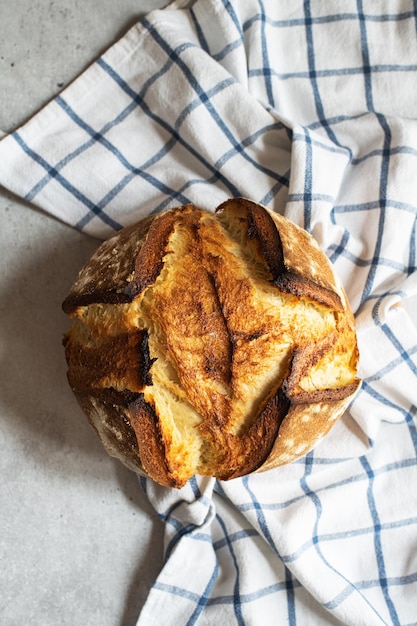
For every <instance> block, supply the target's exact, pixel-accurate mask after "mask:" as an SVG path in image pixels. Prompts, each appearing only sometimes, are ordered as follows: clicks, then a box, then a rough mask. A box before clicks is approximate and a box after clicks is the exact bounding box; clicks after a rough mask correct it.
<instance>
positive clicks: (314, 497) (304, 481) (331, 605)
mask: <svg viewBox="0 0 417 626" xmlns="http://www.w3.org/2000/svg"><path fill="white" fill-rule="evenodd" d="M313 459H314V452H309V453H308V454H307V456H306V459H305V473H304V476H302V478H301V479H300V484H301V487H302V489H303V491H304V493H305V494H306V496H307V497H309V498H310V499H311V501H312V502H313V504H314V507H315V509H316V519H315V522H314V531H313V537H312V541H313V544H314V546H315V550H316V552H317V554H318V556H319V557H320V559H321V560H322V561H323V563H324V564H325V566H326V567H327V568H329V569H330V570H332V571H333V572H334V573H335V574H336V575H337V576H338V577H339V578H341V579H342V580H343V581H344V582H345V583H346V587H345V593H346V594H348V595H350V594H351V593H353V592H354V591H355V592H357V593H359V595H361V597H362V598H363V600H364V601H365V602H366V604H367V605H368V606H369V607H370V608H371V609H372V610H373V612H374V613H376V614H378V612H377V611H376V610H375V608H374V607H372V605H371V604H370V602H369V600H368V599H367V598H366V597H365V596H364V595H363V594H361V593H360V590H359V589H358V588H357V586H356V585H355V584H354V583H352V582H351V581H349V580H348V579H347V578H346V576H345V575H344V574H343V573H342V572H341V571H339V570H337V569H336V568H335V567H334V566H333V565H332V564H331V563H330V562H329V561H328V560H327V559H326V557H325V556H324V554H323V552H322V550H321V547H320V540H319V533H318V527H319V522H320V518H321V514H322V511H323V507H322V504H321V501H320V498H319V496H318V493H317V491H316V492H314V491H312V490H311V489H310V488H309V486H308V477H309V475H310V474H311V470H312V467H313V465H314V460H313ZM346 597H347V596H346ZM344 599H345V596H342V597H341V598H340V599H338V604H340V603H341V602H342V601H343V600H344ZM338 604H337V603H336V598H333V600H332V601H330V602H327V603H324V606H325V607H326V608H327V609H328V610H331V609H335V608H336V607H337V606H338Z"/></svg>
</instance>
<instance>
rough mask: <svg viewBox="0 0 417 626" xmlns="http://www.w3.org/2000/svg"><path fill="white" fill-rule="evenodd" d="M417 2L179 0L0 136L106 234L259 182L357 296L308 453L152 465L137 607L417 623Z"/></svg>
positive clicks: (149, 611)
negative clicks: (203, 464)
mask: <svg viewBox="0 0 417 626" xmlns="http://www.w3.org/2000/svg"><path fill="white" fill-rule="evenodd" d="M416 76H417V36H416V14H415V9H414V5H413V3H411V2H400V1H399V0H398V1H393V2H391V3H389V5H388V4H386V3H383V4H378V5H375V3H372V2H367V1H361V0H358V1H357V2H350V3H348V5H346V3H345V2H341V1H340V0H335V1H334V2H332V3H324V2H318V1H317V2H309V1H308V0H306V1H304V2H301V1H298V0H297V1H295V2H279V3H277V2H275V0H263V1H262V2H260V1H259V0H195V1H191V2H181V1H178V2H174V3H173V4H171V5H169V6H168V7H167V8H166V9H163V10H157V11H153V12H152V13H150V14H149V15H147V16H146V17H145V18H144V19H142V20H141V21H140V22H139V23H138V24H136V25H135V26H134V27H133V28H132V29H131V30H130V31H129V32H128V33H126V35H125V36H124V37H123V38H122V39H121V40H120V41H118V42H117V43H116V44H114V45H113V46H112V47H111V48H109V50H108V51H107V52H106V53H105V54H103V55H102V56H101V57H100V58H99V59H97V61H96V62H95V63H93V64H92V65H91V66H90V67H89V68H87V70H86V71H85V72H84V73H83V74H82V75H81V76H79V77H78V78H77V79H76V80H75V81H74V82H73V83H72V84H71V85H70V86H69V87H67V88H66V89H65V90H64V91H63V92H62V93H61V94H60V95H59V96H58V97H56V98H55V99H54V100H53V101H51V102H50V103H49V104H48V105H47V106H46V107H44V108H43V109H42V110H41V111H39V112H38V113H37V114H36V115H34V116H33V117H32V118H31V119H30V120H29V121H28V122H27V123H26V124H24V125H23V126H22V127H21V128H19V129H17V130H16V131H15V132H13V133H11V134H9V135H8V136H6V137H4V138H2V139H1V140H0V184H2V185H4V186H5V187H7V188H8V189H10V190H11V191H13V192H14V193H16V194H17V195H19V196H21V197H22V198H25V199H26V200H27V201H29V202H30V203H32V204H33V205H37V206H39V207H41V208H42V209H43V210H45V211H46V212H48V213H50V214H51V215H54V216H56V217H58V218H59V219H61V220H63V221H65V222H66V223H68V224H70V225H72V226H74V227H75V228H78V229H80V230H83V231H85V232H86V233H88V234H90V235H93V236H96V237H97V238H105V237H107V236H109V235H110V234H112V233H113V232H114V231H115V230H118V229H119V228H121V227H122V226H124V225H127V224H129V223H132V222H133V221H136V220H138V219H140V218H141V217H143V216H144V215H147V214H149V213H153V212H158V211H161V210H164V209H166V208H169V207H173V206H176V205H179V204H184V203H188V202H193V203H195V204H197V205H199V206H201V207H202V208H206V209H209V210H213V209H214V208H215V207H216V206H217V205H218V204H219V203H221V202H222V201H223V200H225V199H227V198H228V197H231V196H237V195H238V196H246V197H249V198H251V199H253V200H255V201H257V202H261V203H263V204H265V205H267V206H268V207H269V208H271V209H273V210H275V211H278V212H280V213H283V214H285V215H286V216H287V217H288V218H290V219H291V220H293V221H294V222H295V223H297V224H298V225H300V226H303V227H305V228H306V229H307V230H309V231H310V232H311V233H312V234H313V236H314V237H315V238H316V239H317V241H318V243H319V244H320V246H321V247H322V248H323V250H324V251H325V252H326V254H327V255H328V256H329V258H330V259H331V261H332V262H333V264H334V266H335V269H336V271H337V273H338V275H339V276H340V278H341V280H342V283H343V284H344V287H345V289H346V291H347V294H348V296H349V300H350V302H351V305H352V308H353V310H354V312H355V314H356V319H357V327H358V339H359V347H360V351H361V366H360V372H359V373H360V376H361V377H362V378H363V386H362V389H361V391H360V393H359V394H358V395H357V397H356V398H355V400H354V402H353V403H352V404H351V407H350V409H349V412H347V413H346V414H345V415H344V416H343V417H342V419H341V420H340V421H339V422H338V424H337V425H336V426H335V427H334V429H333V430H332V431H331V433H330V434H329V435H328V437H326V438H325V439H324V440H323V441H322V442H321V443H320V444H319V445H318V446H317V447H316V448H315V450H314V451H313V452H311V453H310V454H308V455H307V456H306V457H305V458H303V459H301V460H299V461H297V462H295V463H293V464H291V465H290V466H286V467H283V468H279V469H277V470H273V471H270V472H267V473H265V474H254V475H251V476H250V477H247V478H243V479H235V480H232V481H230V482H223V483H220V482H218V481H215V480H213V479H207V478H201V477H196V478H195V479H193V480H192V481H190V482H189V484H188V485H187V486H186V487H184V488H183V489H181V490H178V491H177V490H169V489H165V488H162V487H159V486H158V485H155V484H154V483H152V481H150V480H145V479H141V481H140V484H141V486H142V488H143V490H144V491H145V493H146V495H147V497H148V499H149V500H150V502H151V503H152V505H153V506H154V508H155V510H156V511H157V512H158V514H159V515H160V517H161V519H163V520H164V522H165V528H166V545H165V564H164V567H163V569H162V571H161V574H160V576H159V577H158V579H157V581H156V582H155V585H154V587H153V589H152V590H151V592H150V595H149V598H148V600H147V602H146V604H145V607H144V609H143V611H142V614H141V616H140V618H139V622H138V623H139V624H141V625H146V626H147V625H148V624H154V623H155V624H161V623H162V624H195V623H198V624H199V625H200V624H213V623H216V622H218V623H222V624H235V623H236V624H262V625H268V624H281V623H289V624H307V623H308V624H340V623H343V624H352V626H360V625H361V624H363V625H366V626H372V625H374V624H375V625H377V624H378V625H379V624H401V626H405V625H406V624H415V623H417V610H416V608H415V602H414V598H415V597H416V593H417V516H416V507H415V503H416V496H415V489H414V488H413V485H414V484H415V478H416V475H417V468H416V466H417V432H416V412H417V408H416V407H417V385H416V374H417V329H416V327H415V325H414V324H413V323H412V321H411V319H410V318H409V316H408V314H407V313H406V311H405V310H404V309H403V307H402V306H401V304H402V302H403V301H404V300H406V299H408V298H411V297H413V296H415V295H417V272H416V266H417V263H416V236H417V233H416V216H417V200H416V199H417V177H416V176H415V174H414V172H415V168H416V164H417V116H416V110H417V106H416V105H417V96H416V95H415V89H414V81H415V79H416Z"/></svg>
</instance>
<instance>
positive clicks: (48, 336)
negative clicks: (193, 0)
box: [0, 0, 167, 626]
mask: <svg viewBox="0 0 417 626" xmlns="http://www.w3.org/2000/svg"><path fill="white" fill-rule="evenodd" d="M166 4H167V2H166V1H165V2H164V1H163V0H159V1H153V0H135V1H134V0H119V1H115V0H88V2H84V1H81V0H71V1H70V0H56V1H46V0H35V1H32V2H28V1H27V0H15V1H14V2H10V1H8V0H0V25H1V29H2V35H1V37H0V129H1V130H2V131H3V132H9V131H11V130H13V129H15V128H16V127H18V126H19V125H20V124H21V123H22V122H24V121H25V120H26V119H27V118H29V117H30V116H31V115H32V114H34V113H36V111H38V109H39V108H40V107H41V106H42V105H43V104H45V103H46V102H47V101H48V100H50V99H51V98H52V97H53V96H55V95H56V94H57V93H58V92H59V91H60V90H61V89H62V88H63V87H64V86H65V85H66V84H68V83H69V82H70V81H72V80H73V79H74V78H75V77H76V76H77V75H78V74H79V73H80V72H81V71H82V70H83V69H84V68H85V67H87V66H88V65H89V64H90V62H91V61H93V60H94V59H95V58H96V57H97V56H98V55H99V54H100V53H101V52H102V51H104V50H105V49H106V48H107V47H108V46H110V45H111V44H112V43H113V42H114V41H116V40H117V39H118V38H119V37H120V36H121V35H122V34H123V33H124V32H125V31H126V30H127V28H129V27H130V26H131V25H132V24H133V23H134V22H135V21H136V20H137V18H138V17H139V16H140V15H142V14H144V13H146V12H148V11H149V10H151V9H152V8H159V7H161V6H164V5H166ZM0 167H1V164H0ZM96 246H97V241H96V240H94V239H91V238H88V237H87V236H86V235H84V234H81V233H79V232H76V231H75V230H73V229H72V228H70V227H68V226H66V225H64V224H61V223H60V222H58V221H56V220H54V219H53V218H51V217H49V216H46V215H44V214H43V213H42V212H40V211H38V210H36V209H34V208H33V207H29V206H27V205H25V203H24V202H22V201H20V200H19V199H17V198H15V197H13V196H12V195H11V194H9V193H8V192H7V191H6V190H4V189H1V188H0V251H1V257H0V259H1V263H0V624H1V625H2V626H21V625H22V624H25V625H28V626H29V625H30V626H99V625H100V626H118V625H120V626H132V625H133V624H135V623H136V619H137V616H138V614H139V611H140V608H141V606H142V605H143V602H144V600H145V598H146V595H147V593H148V590H149V588H150V586H151V584H152V582H153V581H154V579H155V577H156V576H157V574H158V571H159V569H160V567H161V563H162V541H163V535H162V525H161V524H160V522H159V520H158V519H157V518H156V516H155V514H154V512H153V511H152V510H151V508H150V506H149V504H148V503H147V502H146V500H145V498H144V497H143V496H142V493H141V490H140V487H139V485H138V482H137V478H136V476H135V475H134V474H133V473H132V472H130V471H129V470H127V469H124V468H123V466H122V465H121V464H120V463H118V462H116V461H114V460H112V459H111V458H110V457H108V456H107V455H106V453H105V452H104V451H103V448H102V447H101V444H100V443H99V442H98V440H97V438H96V436H95V434H94V433H93V432H92V429H91V428H90V426H89V425H88V424H87V422H86V420H85V419H84V417H83V416H82V415H81V413H80V410H79V408H78V406H77V405H76V403H75V401H74V399H73V397H72V395H71V392H70V390H69V388H68V386H67V383H66V374H65V372H66V367H65V363H64V358H63V352H62V348H61V340H62V335H63V333H64V331H65V329H66V327H67V320H66V318H65V316H64V314H63V313H62V312H61V308H60V307H61V301H62V299H63V297H64V296H65V295H66V291H67V290H68V288H69V286H70V284H71V282H72V281H73V279H74V277H75V275H76V273H77V272H78V270H79V268H80V266H81V265H82V263H83V262H84V261H85V260H86V259H87V258H88V257H89V255H90V254H91V253H92V251H93V250H94V249H95V248H96Z"/></svg>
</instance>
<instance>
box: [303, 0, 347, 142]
mask: <svg viewBox="0 0 417 626" xmlns="http://www.w3.org/2000/svg"><path fill="white" fill-rule="evenodd" d="M303 6H304V15H305V18H304V27H305V32H306V42H307V59H308V71H309V80H310V83H311V87H312V90H313V97H314V103H315V107H316V111H317V117H318V120H319V121H320V126H321V127H322V128H324V130H325V131H326V133H327V135H328V137H329V139H330V140H331V141H332V142H333V143H334V144H336V145H340V143H339V140H338V139H337V137H336V135H335V133H334V131H333V129H332V127H331V126H330V125H329V123H328V121H327V119H326V115H325V111H324V104H323V101H322V98H321V95H320V90H319V86H318V82H317V72H316V54H315V49H314V37H313V29H312V25H313V22H312V15H311V2H310V0H304V5H303Z"/></svg>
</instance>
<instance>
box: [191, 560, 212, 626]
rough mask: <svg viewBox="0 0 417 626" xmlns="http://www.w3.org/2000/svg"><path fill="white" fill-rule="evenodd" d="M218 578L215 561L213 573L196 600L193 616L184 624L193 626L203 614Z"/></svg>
mask: <svg viewBox="0 0 417 626" xmlns="http://www.w3.org/2000/svg"><path fill="white" fill-rule="evenodd" d="M218 576H219V564H218V562H217V561H216V564H215V566H214V569H213V573H212V575H211V577H210V579H209V581H208V583H207V585H206V588H205V589H204V591H203V593H202V595H201V597H200V598H199V599H198V601H197V604H196V607H195V609H194V612H193V614H192V615H191V617H190V618H189V620H188V621H187V622H186V624H187V626H193V625H194V624H196V623H197V621H198V618H199V617H200V615H201V613H202V612H203V610H204V609H205V607H206V606H207V603H208V602H209V599H210V594H211V592H212V590H213V587H214V585H215V583H216V580H217V578H218Z"/></svg>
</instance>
